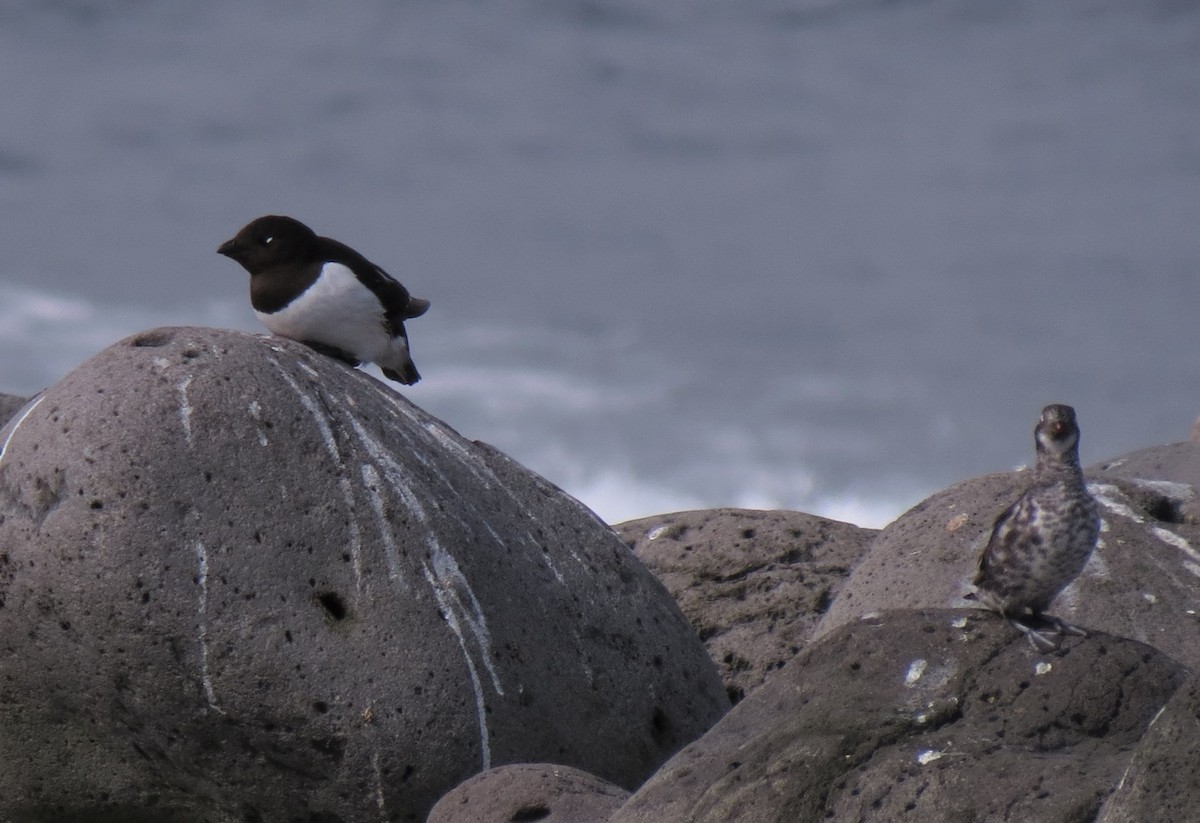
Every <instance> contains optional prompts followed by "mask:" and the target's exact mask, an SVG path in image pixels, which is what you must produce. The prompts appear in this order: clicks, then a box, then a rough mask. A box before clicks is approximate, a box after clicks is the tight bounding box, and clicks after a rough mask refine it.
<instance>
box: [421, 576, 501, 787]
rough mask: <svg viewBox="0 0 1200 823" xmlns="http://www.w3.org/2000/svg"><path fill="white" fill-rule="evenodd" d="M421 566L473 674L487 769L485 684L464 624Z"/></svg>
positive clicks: (489, 757) (489, 753)
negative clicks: (469, 646)
mask: <svg viewBox="0 0 1200 823" xmlns="http://www.w3.org/2000/svg"><path fill="white" fill-rule="evenodd" d="M421 567H422V568H423V569H424V571H425V579H426V580H428V581H429V587H430V588H431V589H432V590H433V596H434V598H436V599H437V602H438V606H439V608H441V610H442V615H443V616H444V617H445V618H446V623H447V624H448V625H449V626H450V631H452V632H454V636H455V637H456V638H458V645H459V647H460V648H461V649H462V653H463V659H464V660H465V661H466V663H467V673H468V674H469V675H470V676H471V687H472V688H473V689H474V690H475V714H476V716H477V717H478V718H479V748H480V752H481V755H482V760H483V770H485V771H486V770H487V769H490V768H491V767H492V747H491V742H490V740H489V736H490V732H489V731H488V726H487V705H486V704H485V703H484V700H483V684H482V683H481V682H480V681H479V672H478V671H476V670H475V662H474V661H473V660H472V659H471V652H470V651H469V650H468V649H467V639H466V637H465V636H464V635H463V630H462V626H461V625H459V622H458V618H457V617H455V616H454V610H453V609H452V608H451V607H450V604H449V603H448V602H446V597H445V595H444V594H443V593H442V590H441V587H440V586H439V585H438V583H437V581H436V580H435V579H434V576H433V572H432V571H430V569H429V566H427V565H425V564H424V563H422V564H421Z"/></svg>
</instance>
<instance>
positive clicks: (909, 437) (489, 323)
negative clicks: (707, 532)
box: [0, 0, 1200, 526]
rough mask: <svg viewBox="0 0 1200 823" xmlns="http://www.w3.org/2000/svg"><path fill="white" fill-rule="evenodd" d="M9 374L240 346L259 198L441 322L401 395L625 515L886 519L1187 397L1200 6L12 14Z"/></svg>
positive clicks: (223, 6)
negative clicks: (209, 333)
mask: <svg viewBox="0 0 1200 823" xmlns="http://www.w3.org/2000/svg"><path fill="white" fill-rule="evenodd" d="M0 78H3V79H0V101H2V103H3V112H4V116H3V117H2V118H0V249H2V250H3V258H2V260H0V391H6V392H9V393H31V392H34V391H36V390H38V389H40V388H42V387H43V386H46V385H48V384H50V383H52V382H54V381H55V380H57V379H58V378H59V377H61V376H62V375H63V374H65V373H66V372H67V371H68V370H70V369H71V368H72V367H73V366H75V365H76V364H78V363H80V362H82V361H83V360H85V359H86V358H87V357H89V356H90V355H91V354H93V353H95V352H96V351H98V350H99V349H101V348H103V347H104V346H106V345H108V344H109V343H111V342H113V341H115V340H116V339H118V338H120V337H122V336H124V335H125V334H128V333H132V332H134V331H137V330H140V329H143V328H147V327H152V326H158V325H166V324H201V325H213V326H224V327H230V328H239V329H246V330H257V329H258V325H257V321H256V320H255V318H254V316H253V314H252V313H251V312H250V310H249V306H248V298H247V295H246V276H245V274H244V272H242V271H241V269H240V268H238V267H237V266H235V265H234V264H232V263H231V262H230V261H228V260H226V259H224V258H221V257H219V256H218V255H217V254H216V253H215V249H216V246H217V245H218V244H219V243H220V242H221V241H222V240H224V239H226V238H227V237H228V236H230V235H231V234H232V233H233V232H234V231H235V230H236V229H237V228H239V227H240V226H241V225H242V224H243V223H245V222H247V221H248V220H249V219H251V218H253V217H255V216H257V215H259V214H263V213H271V212H275V213H286V214H291V215H293V216H295V217H297V218H300V219H301V220H304V221H305V222H307V223H309V224H310V225H312V226H313V227H314V228H316V229H317V230H318V231H319V232H321V233H324V234H328V235H331V236H334V237H337V238H338V239H340V240H343V241H345V242H348V243H350V244H351V245H353V246H355V247H356V248H358V249H359V250H360V251H362V252H363V253H365V254H366V255H367V256H368V257H370V258H371V259H372V260H374V261H376V262H377V263H379V264H381V265H382V266H384V267H385V268H386V269H388V270H389V271H391V272H392V273H393V274H394V275H396V276H397V277H398V278H399V279H401V280H402V281H403V282H404V283H405V284H406V285H407V286H408V287H409V288H410V289H411V290H412V291H413V292H414V293H415V294H417V295H419V296H422V297H426V298H429V299H431V300H432V301H433V308H432V309H431V311H430V312H429V314H428V315H426V316H425V317H423V318H420V319H418V320H416V321H413V322H412V323H411V324H410V334H411V338H412V342H413V348H414V355H415V358H416V361H417V363H418V365H419V367H420V368H421V371H422V373H423V375H424V376H425V379H424V380H423V381H422V382H421V383H420V384H418V385H417V386H415V387H412V388H411V389H407V390H405V393H406V395H407V396H408V397H410V398H411V399H412V400H413V401H414V402H416V403H418V404H420V405H421V406H423V407H424V408H426V409H428V410H429V411H430V412H432V413H433V414H436V415H438V416H439V417H441V418H442V419H444V420H445V421H446V422H447V423H449V424H450V425H452V426H454V427H455V428H456V429H458V430H459V431H461V432H462V433H463V434H464V435H466V436H468V437H472V438H475V439H480V440H485V441H488V442H490V443H492V444H494V445H496V446H497V447H499V448H501V449H503V450H505V451H507V452H508V453H509V454H511V455H512V456H514V457H515V458H517V459H518V460H521V461H522V462H524V463H525V464H526V465H528V466H530V467H531V468H533V469H535V470H537V471H539V472H541V473H542V474H543V475H545V476H546V477H547V478H548V479H550V480H551V481H553V482H555V483H557V484H558V485H560V486H562V487H563V488H565V489H566V490H567V491H569V492H571V493H572V494H574V495H575V496H576V497H578V498H580V499H581V500H582V501H583V502H585V503H587V504H588V505H590V506H591V507H592V508H593V509H595V510H596V511H597V513H599V514H600V515H601V516H602V517H604V518H605V519H607V520H609V521H610V522H617V521H620V520H624V519H628V518H631V517H637V516H642V515H649V514H653V513H658V512H663V511H668V510H674V509H682V508H695V507H707V506H724V505H728V506H749V507H763V508H768V507H785V508H795V509H800V510H804V511H810V512H815V513H818V514H824V515H828V516H832V517H837V518H839V519H845V520H850V521H852V522H857V523H860V524H862V525H871V526H878V525H881V524H883V523H885V522H887V521H888V520H890V519H891V518H893V517H894V516H896V515H897V514H899V513H900V512H901V511H902V510H903V509H905V508H906V507H908V506H910V505H912V504H914V503H916V502H918V501H919V500H921V499H922V498H923V497H925V496H926V495H927V494H929V493H931V492H932V491H935V490H936V489H938V488H941V487H944V486H946V485H948V484H950V483H952V482H954V481H956V480H960V479H964V478H966V477H970V476H973V475H976V474H980V473H984V472H990V471H1001V470H1006V469H1009V468H1012V467H1014V466H1016V465H1018V464H1022V463H1025V462H1027V461H1028V460H1029V459H1030V457H1031V454H1032V435H1031V432H1032V427H1033V424H1034V422H1035V420H1036V417H1037V414H1038V411H1039V410H1040V408H1041V407H1042V406H1043V405H1044V404H1046V403H1048V402H1067V403H1071V404H1072V405H1074V406H1076V408H1077V410H1078V412H1079V417H1080V421H1081V426H1082V428H1083V446H1082V451H1083V456H1084V460H1085V462H1090V461H1093V460H1097V459H1100V458H1103V457H1108V456H1112V455H1115V454H1119V453H1121V452H1123V451H1127V450H1130V449H1134V448H1138V447H1141V446H1145V445H1150V444H1156V443H1161V442H1169V441H1173V440H1181V439H1185V438H1186V436H1187V432H1188V428H1189V426H1190V425H1191V423H1192V421H1193V420H1194V419H1195V418H1196V416H1197V414H1200V396H1198V395H1200V389H1198V388H1197V387H1200V357H1198V356H1197V349H1198V347H1197V342H1198V336H1200V324H1198V323H1197V322H1196V314H1197V309H1198V307H1200V276H1198V272H1200V230H1198V226H1200V3H1196V2H1185V0H1069V2H1068V0H1026V1H1025V2H1021V1H1020V0H1014V2H1009V3H1004V4H998V3H983V2H978V0H931V1H930V2H920V1H919V0H908V1H907V2H904V1H902V0H890V1H889V0H875V1H874V2H870V1H869V0H862V1H857V0H791V1H790V2H788V1H787V0H740V2H736V3H735V2H714V1H713V0H656V1H655V2H653V3H651V2H632V0H522V1H518V0H510V1H508V2H484V0H475V1H474V2H456V1H455V0H439V1H438V2H432V1H431V0H423V1H422V0H414V1H412V2H396V0H389V1H388V2H382V0H380V1H379V2H366V3H360V4H355V5H352V6H347V5H345V4H339V3H333V2H286V3H285V2H282V0H279V1H278V2H264V3H256V4H244V3H237V2H233V0H212V1H211V2H207V3H203V4H196V3H182V2H162V3H143V2H133V1H132V0H129V1H128V2H103V3H102V2H89V1H88V0H73V2H65V1H60V2H53V3H48V2H33V1H32V0H29V1H28V2H24V3H21V2H14V3H8V4H5V6H4V7H3V9H0Z"/></svg>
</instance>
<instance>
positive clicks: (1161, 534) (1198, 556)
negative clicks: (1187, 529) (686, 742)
mask: <svg viewBox="0 0 1200 823" xmlns="http://www.w3.org/2000/svg"><path fill="white" fill-rule="evenodd" d="M1150 532H1151V533H1152V534H1153V535H1154V536H1155V537H1157V538H1158V539H1159V540H1161V541H1162V542H1164V543H1166V544H1167V545H1169V546H1174V547H1175V548H1177V549H1179V550H1180V551H1181V552H1183V553H1184V554H1186V555H1187V556H1188V557H1190V558H1191V559H1192V560H1197V561H1200V552H1198V551H1196V550H1195V549H1194V548H1192V544H1191V543H1189V542H1188V541H1187V540H1186V539H1185V538H1183V537H1180V536H1179V535H1177V534H1175V532H1173V531H1171V530H1170V529H1164V528H1163V527H1161V526H1151V527H1150Z"/></svg>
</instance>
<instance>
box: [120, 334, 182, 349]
mask: <svg viewBox="0 0 1200 823" xmlns="http://www.w3.org/2000/svg"><path fill="white" fill-rule="evenodd" d="M171 337H172V335H171V333H170V332H167V331H161V330H155V331H148V332H146V333H145V334H139V335H138V336H137V337H135V338H133V341H132V342H131V343H130V345H131V346H133V347H135V348H139V349H148V348H156V347H158V346H165V345H167V344H168V343H170V342H171Z"/></svg>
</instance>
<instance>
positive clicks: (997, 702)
mask: <svg viewBox="0 0 1200 823" xmlns="http://www.w3.org/2000/svg"><path fill="white" fill-rule="evenodd" d="M1187 678H1188V673H1187V670H1186V669H1185V668H1184V667H1183V666H1181V665H1179V664H1178V663H1176V662H1174V661H1172V660H1171V659H1169V658H1168V657H1166V655H1163V654H1162V653H1160V652H1158V651H1156V650H1155V649H1153V648H1151V647H1150V646H1146V645H1144V644H1142V643H1138V642H1136V641H1133V640H1127V639H1125V638H1118V637H1113V636H1111V635H1106V634H1101V633H1099V632H1097V633H1093V634H1092V636H1090V637H1086V638H1076V637H1072V638H1069V639H1068V640H1067V641H1066V642H1064V644H1063V647H1062V648H1061V649H1059V650H1058V651H1056V652H1054V653H1052V654H1048V655H1043V654H1039V653H1037V652H1035V651H1034V649H1033V647H1032V645H1031V644H1030V643H1028V642H1027V641H1026V640H1025V637H1024V636H1023V635H1021V634H1019V633H1018V632H1016V631H1014V630H1013V629H1012V628H1011V627H1010V626H1009V625H1008V623H1007V622H1006V621H1005V620H1003V619H1001V618H1000V617H999V616H998V615H993V614H988V613H986V612H982V611H979V610H951V609H928V610H923V611H893V612H883V613H881V614H878V615H876V616H874V617H870V618H866V619H863V620H857V621H854V622H852V623H849V624H845V625H843V626H841V627H839V628H838V629H836V630H834V631H833V632H831V633H829V634H828V635H826V636H825V637H824V638H822V639H821V640H819V641H815V642H813V643H811V644H809V645H808V647H807V648H805V650H804V651H803V652H801V654H800V655H799V656H798V657H797V658H796V659H795V660H793V661H792V662H791V663H789V664H788V665H787V666H786V667H784V669H783V670H782V671H780V672H779V673H778V674H776V675H775V676H774V677H772V678H771V679H770V680H768V681H767V682H766V683H764V684H763V685H762V686H761V687H760V688H759V689H757V690H756V691H755V692H754V693H753V694H751V695H749V696H747V697H746V699H745V700H743V701H742V702H741V703H739V704H738V705H737V706H735V707H734V708H733V710H732V711H731V712H730V713H729V714H728V715H726V716H725V717H724V718H722V720H721V722H719V723H718V724H717V725H716V726H714V727H713V728H712V729H711V730H709V731H708V733H707V734H705V735H704V737H702V738H700V739H699V740H697V741H696V742H694V743H692V744H691V745H689V746H687V747H686V748H684V749H683V750H682V751H681V752H679V754H677V755H676V756H675V757H673V758H672V759H671V760H670V761H668V762H667V763H666V765H664V766H663V767H662V768H661V769H660V770H659V771H658V773H657V774H656V775H655V776H654V777H653V778H651V779H650V780H649V781H647V782H646V784H645V785H643V786H642V787H641V788H640V789H639V790H638V791H637V792H636V793H635V794H634V795H633V796H632V797H631V798H630V799H629V801H628V802H627V803H626V804H625V805H624V806H622V807H621V809H620V810H619V811H618V812H617V813H616V814H615V815H613V816H612V817H611V818H610V821H609V823H659V821H664V820H687V821H691V823H709V822H710V821H711V823H732V822H733V821H744V822H745V823H776V822H777V823H785V822H786V823H791V821H798V820H803V821H816V820H820V821H828V823H861V821H885V820H886V821H900V820H914V821H916V820H938V821H942V820H946V821H960V820H961V821H966V820H1021V821H1028V822H1029V823H1061V821H1067V820H1070V821H1083V820H1095V819H1096V815H1097V813H1098V812H1099V810H1100V808H1101V805H1102V803H1103V801H1104V798H1105V797H1106V796H1107V795H1108V794H1109V793H1110V792H1112V791H1113V790H1114V789H1115V788H1116V786H1117V785H1118V783H1119V782H1120V780H1121V776H1122V774H1124V772H1125V770H1126V768H1127V767H1128V766H1129V762H1130V757H1131V750H1132V748H1133V747H1134V746H1135V745H1136V744H1137V742H1138V741H1139V740H1140V739H1142V737H1143V735H1145V734H1146V729H1147V728H1148V727H1149V726H1150V725H1151V723H1152V722H1153V721H1154V717H1155V715H1156V714H1157V713H1158V712H1159V710H1160V709H1161V708H1162V707H1163V706H1164V705H1165V704H1167V701H1168V700H1169V699H1170V698H1171V696H1172V694H1174V693H1175V692H1176V690H1177V689H1178V688H1179V687H1180V686H1181V685H1182V684H1183V683H1184V682H1186V680H1187ZM1160 722H1161V721H1160ZM1193 748H1194V747H1193ZM1187 774H1189V775H1190V772H1187ZM1180 777H1182V775H1180ZM1122 819H1123V818H1122ZM1140 819H1167V818H1157V817H1153V816H1152V817H1151V818H1145V817H1143V818H1140ZM1171 819H1175V818H1171Z"/></svg>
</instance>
